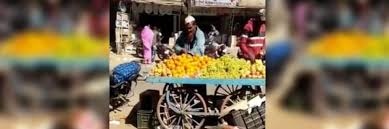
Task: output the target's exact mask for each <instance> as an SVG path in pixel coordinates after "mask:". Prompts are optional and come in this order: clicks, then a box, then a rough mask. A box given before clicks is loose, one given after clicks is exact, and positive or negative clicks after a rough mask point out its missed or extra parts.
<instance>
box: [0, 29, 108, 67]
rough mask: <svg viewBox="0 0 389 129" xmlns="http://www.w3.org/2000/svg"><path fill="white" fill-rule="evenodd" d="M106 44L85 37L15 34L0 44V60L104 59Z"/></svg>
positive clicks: (53, 34) (33, 32) (51, 33)
mask: <svg viewBox="0 0 389 129" xmlns="http://www.w3.org/2000/svg"><path fill="white" fill-rule="evenodd" d="M108 46H109V44H108V42H107V40H103V39H95V38H93V37H90V36H87V35H75V34H73V35H66V36H64V35H59V34H56V33H54V32H50V31H27V32H23V33H19V34H15V35H14V36H12V37H11V38H9V39H7V40H5V42H2V43H1V44H0V52H1V53H0V55H1V57H7V58H14V59H40V58H45V59H47V58H48V59H55V60H61V59H74V58H76V59H80V58H104V57H107V55H108V52H109V49H108V48H109V47H108Z"/></svg>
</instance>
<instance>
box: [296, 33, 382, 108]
mask: <svg viewBox="0 0 389 129" xmlns="http://www.w3.org/2000/svg"><path fill="white" fill-rule="evenodd" d="M388 41H389V40H388V38H387V37H385V36H380V35H370V34H367V33H363V32H360V31H355V30H354V31H338V32H332V33H329V34H326V35H324V36H322V37H321V38H318V39H317V40H314V41H313V42H312V43H311V45H309V46H308V49H307V50H308V51H307V53H305V56H303V58H301V59H299V60H300V62H303V63H302V64H301V65H303V66H304V68H305V70H307V69H311V70H312V71H313V72H314V73H315V74H314V75H316V76H317V77H318V78H319V79H320V82H323V83H321V84H322V86H323V88H321V89H322V90H323V92H324V95H326V96H330V97H332V100H337V101H340V102H339V103H340V105H335V106H334V105H333V104H332V105H331V103H332V102H331V101H327V100H326V101H325V102H326V103H327V107H326V108H329V109H336V110H349V111H350V110H352V111H359V110H369V109H376V108H380V107H382V106H384V105H385V103H386V102H387V100H388V99H389V96H388V93H389V88H388V86H387V83H388V82H387V81H386V79H385V78H387V77H388V76H387V74H386V73H387V72H388V58H387V57H389V54H388V53H387V48H388V46H389V45H388V44H389V42H388ZM356 94H357V95H356ZM323 102H324V101H323Z"/></svg>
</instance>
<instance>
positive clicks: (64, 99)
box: [0, 58, 108, 111]
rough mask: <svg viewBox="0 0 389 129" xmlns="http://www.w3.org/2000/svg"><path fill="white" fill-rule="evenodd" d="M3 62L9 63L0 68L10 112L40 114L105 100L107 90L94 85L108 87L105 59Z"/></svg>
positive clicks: (15, 60) (8, 60)
mask: <svg viewBox="0 0 389 129" xmlns="http://www.w3.org/2000/svg"><path fill="white" fill-rule="evenodd" d="M2 59H3V60H6V61H4V62H2V63H0V65H1V66H2V67H1V68H2V69H1V72H4V73H6V78H7V79H6V80H7V84H8V85H6V86H5V87H4V88H7V90H6V91H8V93H7V94H9V98H7V101H8V102H9V105H8V104H7V106H9V107H7V108H11V109H15V110H16V109H28V110H38V111H39V110H43V109H57V108H62V107H65V106H75V105H77V103H76V102H77V100H78V99H80V98H83V99H87V100H90V101H94V100H91V99H96V98H100V99H101V98H105V95H104V94H103V93H105V92H106V91H105V90H106V88H104V87H101V86H99V85H96V84H91V83H92V82H95V83H96V82H97V84H99V83H100V84H104V83H106V82H105V80H107V79H105V77H104V76H103V75H104V74H103V73H105V70H104V69H106V68H107V66H108V64H107V63H106V62H105V61H104V60H103V59H88V60H86V59H85V60H78V59H74V60H56V59H48V58H47V59H43V58H41V59H30V60H27V59H25V60H21V59H16V58H12V59H11V58H2ZM102 81H103V82H102ZM92 96H93V97H92ZM23 101H28V102H29V103H28V104H24V105H23V103H24V102H23ZM95 102H97V101H95ZM56 104H64V105H63V106H57V105H56ZM96 104H102V103H96ZM99 110H105V109H99Z"/></svg>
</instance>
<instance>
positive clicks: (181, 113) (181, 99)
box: [157, 88, 208, 129]
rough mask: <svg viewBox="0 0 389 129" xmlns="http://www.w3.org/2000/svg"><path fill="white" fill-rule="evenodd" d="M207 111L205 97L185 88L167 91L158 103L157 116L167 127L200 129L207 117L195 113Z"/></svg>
mask: <svg viewBox="0 0 389 129" xmlns="http://www.w3.org/2000/svg"><path fill="white" fill-rule="evenodd" d="M207 112H208V111H207V105H206V103H205V101H204V99H203V97H201V95H200V94H198V93H195V92H192V91H188V90H187V89H185V88H175V89H172V90H171V91H167V92H166V93H165V94H163V95H162V97H161V98H160V99H159V101H158V105H157V118H158V121H159V122H160V124H161V126H162V127H163V128H165V129H200V128H202V126H203V125H204V122H205V117H204V116H200V115H194V114H193V113H207Z"/></svg>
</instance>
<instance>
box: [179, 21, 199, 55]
mask: <svg viewBox="0 0 389 129" xmlns="http://www.w3.org/2000/svg"><path fill="white" fill-rule="evenodd" d="M204 44H205V35H204V33H203V31H201V30H200V28H199V27H198V26H197V25H196V21H195V18H194V17H192V16H188V17H186V18H185V30H184V32H183V33H181V34H180V36H179V37H178V39H177V41H176V44H175V46H174V49H175V51H176V53H177V54H183V53H188V54H192V55H204V49H205V46H204Z"/></svg>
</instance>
